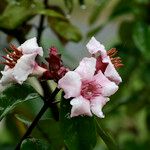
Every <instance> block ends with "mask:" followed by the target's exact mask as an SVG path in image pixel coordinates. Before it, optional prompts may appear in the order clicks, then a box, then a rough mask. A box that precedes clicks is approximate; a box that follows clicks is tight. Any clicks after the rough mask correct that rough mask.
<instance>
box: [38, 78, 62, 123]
mask: <svg viewBox="0 0 150 150" xmlns="http://www.w3.org/2000/svg"><path fill="white" fill-rule="evenodd" d="M40 83H41V86H42V88H43V89H44V98H43V101H44V102H45V103H46V104H47V105H48V106H49V107H50V109H51V112H52V115H53V117H54V119H55V120H56V121H58V120H59V110H58V107H57V105H56V104H57V102H55V101H54V99H50V95H51V93H50V91H51V89H50V87H49V85H48V83H47V81H41V82H40ZM57 91H58V92H59V91H60V89H58V88H56V92H57ZM54 104H55V105H54ZM52 105H53V107H51V106H52Z"/></svg>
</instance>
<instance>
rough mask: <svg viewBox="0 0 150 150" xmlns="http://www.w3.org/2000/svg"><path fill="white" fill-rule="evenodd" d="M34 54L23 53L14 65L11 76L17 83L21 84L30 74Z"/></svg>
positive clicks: (33, 65)
mask: <svg viewBox="0 0 150 150" xmlns="http://www.w3.org/2000/svg"><path fill="white" fill-rule="evenodd" d="M35 57H36V54H28V55H23V56H22V57H21V58H20V59H19V60H18V61H17V64H16V65H15V67H14V71H13V76H14V78H15V79H16V81H17V82H18V83H19V84H22V83H23V81H25V80H26V79H27V77H28V75H30V74H32V72H33V70H34V68H35V65H36V63H35Z"/></svg>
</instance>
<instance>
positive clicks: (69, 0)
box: [64, 0, 74, 14]
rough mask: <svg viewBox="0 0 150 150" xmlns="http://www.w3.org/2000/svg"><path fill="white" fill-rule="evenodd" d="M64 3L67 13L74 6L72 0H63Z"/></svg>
mask: <svg viewBox="0 0 150 150" xmlns="http://www.w3.org/2000/svg"><path fill="white" fill-rule="evenodd" d="M64 3H65V6H66V8H67V9H68V13H69V14H70V13H71V12H72V10H73V6H74V3H73V0H64Z"/></svg>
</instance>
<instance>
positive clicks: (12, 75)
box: [0, 37, 46, 85]
mask: <svg viewBox="0 0 150 150" xmlns="http://www.w3.org/2000/svg"><path fill="white" fill-rule="evenodd" d="M10 47H11V49H12V51H13V52H11V53H10V52H8V55H7V56H3V58H5V59H6V62H3V64H5V65H6V66H5V68H4V71H1V73H2V75H3V76H2V78H1V80H0V83H1V84H2V85H6V84H9V83H19V84H22V83H23V82H24V81H25V80H26V79H27V78H28V76H29V75H38V76H41V75H42V74H43V72H45V71H46V69H44V68H42V67H40V66H39V65H38V64H37V63H36V61H35V58H36V56H37V55H40V56H43V49H42V47H39V46H38V44H37V39H36V38H35V37H34V38H31V39H29V40H27V41H25V42H24V43H23V44H21V46H19V47H18V48H16V47H15V46H14V45H11V46H10Z"/></svg>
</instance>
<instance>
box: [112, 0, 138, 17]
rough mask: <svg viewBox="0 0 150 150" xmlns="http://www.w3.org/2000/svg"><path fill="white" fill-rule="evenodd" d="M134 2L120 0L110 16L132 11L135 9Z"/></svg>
mask: <svg viewBox="0 0 150 150" xmlns="http://www.w3.org/2000/svg"><path fill="white" fill-rule="evenodd" d="M134 8H135V7H134V4H133V1H131V0H119V2H118V3H117V5H116V6H115V7H114V8H113V10H114V11H113V12H112V14H111V16H110V18H115V17H117V16H120V15H123V14H127V13H131V12H133V10H134Z"/></svg>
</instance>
